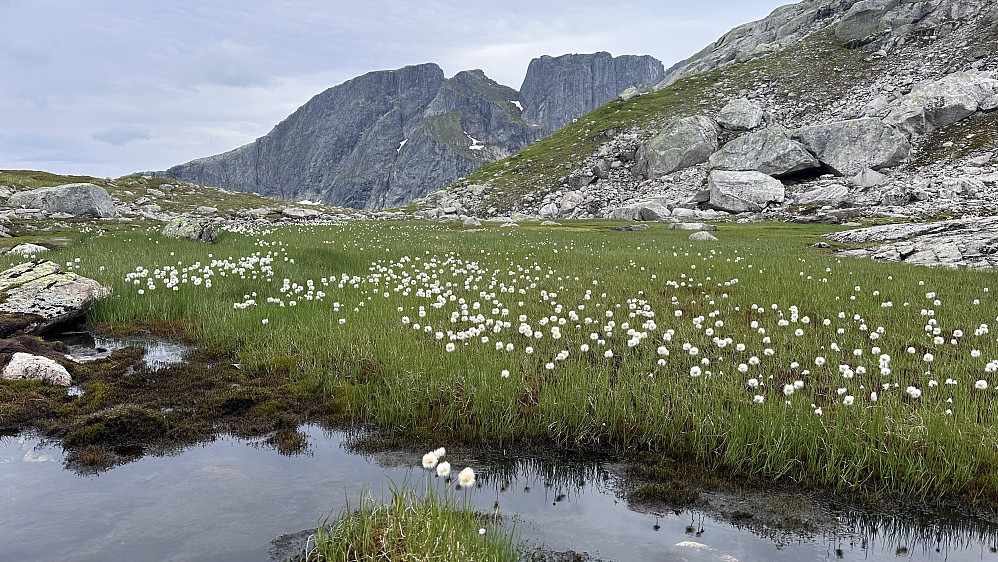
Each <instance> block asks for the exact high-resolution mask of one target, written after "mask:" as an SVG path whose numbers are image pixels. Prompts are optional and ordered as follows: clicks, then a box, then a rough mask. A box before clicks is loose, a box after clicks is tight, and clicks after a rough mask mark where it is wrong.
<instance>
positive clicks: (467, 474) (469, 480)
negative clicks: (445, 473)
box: [457, 466, 475, 488]
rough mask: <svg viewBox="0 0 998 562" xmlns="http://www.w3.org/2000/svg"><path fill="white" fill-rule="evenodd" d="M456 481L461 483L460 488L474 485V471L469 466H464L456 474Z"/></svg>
mask: <svg viewBox="0 0 998 562" xmlns="http://www.w3.org/2000/svg"><path fill="white" fill-rule="evenodd" d="M457 483H458V484H460V485H461V487H462V488H470V487H472V486H474V485H475V471H474V470H472V468H471V467H470V466H468V467H465V469H464V470H462V471H461V472H460V473H459V474H458V475H457Z"/></svg>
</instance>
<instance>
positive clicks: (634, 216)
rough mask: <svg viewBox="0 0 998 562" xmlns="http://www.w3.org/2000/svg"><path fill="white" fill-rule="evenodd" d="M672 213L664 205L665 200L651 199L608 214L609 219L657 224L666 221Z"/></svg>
mask: <svg viewBox="0 0 998 562" xmlns="http://www.w3.org/2000/svg"><path fill="white" fill-rule="evenodd" d="M670 216H672V212H670V211H669V208H668V207H667V206H666V204H665V198H652V199H647V200H645V201H638V202H637V203H631V204H629V205H624V206H623V207H618V208H616V209H614V210H613V211H611V212H610V218H611V219H618V220H628V221H649V222H657V221H662V220H665V219H668V218H669V217H670Z"/></svg>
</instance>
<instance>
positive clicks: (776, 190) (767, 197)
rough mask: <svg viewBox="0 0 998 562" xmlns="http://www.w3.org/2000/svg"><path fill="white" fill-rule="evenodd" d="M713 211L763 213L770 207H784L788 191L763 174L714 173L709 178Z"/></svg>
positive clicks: (775, 180) (720, 171)
mask: <svg viewBox="0 0 998 562" xmlns="http://www.w3.org/2000/svg"><path fill="white" fill-rule="evenodd" d="M707 187H708V188H709V189H710V201H709V202H708V203H707V204H708V205H710V207H711V208H713V209H717V210H719V211H727V212H729V213H746V212H756V211H761V210H762V209H763V208H765V206H766V205H767V204H769V203H782V202H783V200H784V198H785V197H786V190H785V189H784V187H783V184H782V183H781V182H780V180H778V179H774V178H772V177H771V176H768V175H766V174H764V173H762V172H730V171H723V170H714V171H712V172H711V173H710V176H708V178H707Z"/></svg>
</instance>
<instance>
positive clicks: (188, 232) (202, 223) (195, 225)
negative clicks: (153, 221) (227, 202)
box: [162, 217, 218, 243]
mask: <svg viewBox="0 0 998 562" xmlns="http://www.w3.org/2000/svg"><path fill="white" fill-rule="evenodd" d="M162 234H163V236H166V237H168V238H186V239H188V240H201V241H202V242H208V243H214V242H217V241H218V234H217V233H216V232H215V227H213V226H212V225H211V223H210V222H208V221H206V220H203V219H196V218H192V217H177V218H175V219H173V220H171V221H170V222H169V223H167V225H166V226H165V227H163V232H162Z"/></svg>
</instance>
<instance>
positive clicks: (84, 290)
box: [0, 260, 107, 333]
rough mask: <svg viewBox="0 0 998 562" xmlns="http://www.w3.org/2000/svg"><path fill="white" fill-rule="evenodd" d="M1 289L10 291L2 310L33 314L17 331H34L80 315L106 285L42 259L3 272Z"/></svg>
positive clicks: (8, 312)
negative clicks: (66, 270)
mask: <svg viewBox="0 0 998 562" xmlns="http://www.w3.org/2000/svg"><path fill="white" fill-rule="evenodd" d="M0 291H3V292H5V293H6V295H7V299H6V302H4V303H2V304H0V313H7V314H8V315H12V316H24V315H28V316H31V320H30V321H29V322H27V323H26V325H25V326H22V327H19V328H18V329H17V330H16V331H20V332H24V333H33V332H40V331H43V330H46V329H48V328H51V327H52V326H56V325H58V324H63V323H66V322H69V321H71V320H75V319H77V318H80V317H81V316H83V315H85V314H86V313H87V312H88V311H89V310H90V307H92V306H93V305H94V303H95V302H97V299H98V298H100V297H102V296H103V295H104V294H105V293H106V292H107V289H105V288H104V287H102V286H101V284H100V283H98V282H97V281H94V280H93V279H88V278H86V277H83V276H81V275H77V274H75V273H69V272H65V273H64V272H62V271H61V270H60V268H59V266H58V264H56V263H54V262H51V261H44V260H43V261H33V262H27V263H22V264H20V265H17V266H15V267H12V268H10V269H8V270H6V271H4V272H0ZM8 333H9V332H8Z"/></svg>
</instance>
